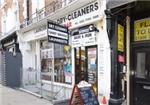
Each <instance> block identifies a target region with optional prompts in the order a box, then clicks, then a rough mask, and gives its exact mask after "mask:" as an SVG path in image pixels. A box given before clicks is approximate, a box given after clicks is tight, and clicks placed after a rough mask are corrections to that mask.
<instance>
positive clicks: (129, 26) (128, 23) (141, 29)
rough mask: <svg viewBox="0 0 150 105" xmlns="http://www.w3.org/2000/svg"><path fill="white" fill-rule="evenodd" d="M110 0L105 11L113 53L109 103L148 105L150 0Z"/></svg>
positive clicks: (116, 104)
mask: <svg viewBox="0 0 150 105" xmlns="http://www.w3.org/2000/svg"><path fill="white" fill-rule="evenodd" d="M111 2H112V1H111V0H109V1H108V4H107V6H108V8H109V9H107V10H106V14H107V25H108V27H107V29H108V30H109V31H108V35H109V39H110V43H111V46H112V51H111V52H112V53H111V55H112V56H114V57H112V58H111V59H112V62H111V64H112V67H111V71H112V73H111V81H112V82H111V94H110V100H109V103H110V105H121V104H122V103H125V104H127V105H149V104H150V101H149V98H148V97H149V96H150V70H149V63H148V62H149V60H150V59H149V54H150V53H149V49H150V47H149V45H150V43H149V40H150V37H149V35H150V34H149V33H150V15H149V10H150V8H149V5H150V2H149V1H138V0H134V1H128V2H124V3H120V4H116V5H113V6H112V4H111ZM113 2H114V1H113ZM110 4H111V5H110ZM113 65H115V66H113Z"/></svg>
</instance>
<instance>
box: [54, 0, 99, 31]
mask: <svg viewBox="0 0 150 105" xmlns="http://www.w3.org/2000/svg"><path fill="white" fill-rule="evenodd" d="M99 18H100V4H99V2H98V1H96V2H93V3H91V4H89V5H86V6H84V7H82V8H80V9H77V10H75V11H73V12H71V13H69V14H67V15H66V16H64V17H61V18H59V19H57V23H59V24H64V25H66V26H67V27H69V28H71V29H72V28H75V27H78V26H81V25H83V24H87V23H89V22H91V21H92V22H93V21H96V20H98V19H99Z"/></svg>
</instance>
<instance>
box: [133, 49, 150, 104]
mask: <svg viewBox="0 0 150 105" xmlns="http://www.w3.org/2000/svg"><path fill="white" fill-rule="evenodd" d="M133 56H135V57H134V63H135V67H134V68H135V73H134V79H133V100H134V101H133V103H134V105H150V99H149V97H150V48H138V49H136V50H135V51H134V55H133Z"/></svg>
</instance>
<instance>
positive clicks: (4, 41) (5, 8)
mask: <svg viewBox="0 0 150 105" xmlns="http://www.w3.org/2000/svg"><path fill="white" fill-rule="evenodd" d="M0 4H1V5H0V11H1V16H0V23H1V25H0V31H1V36H0V49H1V50H0V51H1V53H0V54H1V59H0V60H1V70H2V72H1V75H2V77H3V79H2V81H3V84H4V85H7V86H11V87H19V85H20V83H19V81H20V79H19V76H20V68H21V65H22V64H21V63H19V64H18V63H17V62H22V60H21V56H20V55H21V53H20V50H19V43H18V41H17V31H18V30H19V25H20V24H19V23H20V22H22V21H23V14H22V12H23V1H22V0H20V1H19V2H18V1H17V0H1V3H0ZM18 54H19V57H20V58H18ZM15 56H16V57H15ZM11 58H12V59H11ZM9 59H10V60H9ZM13 60H14V61H13ZM14 65H15V66H14ZM13 73H14V74H13ZM15 77H16V78H15ZM13 78H14V79H13ZM16 83H17V84H16Z"/></svg>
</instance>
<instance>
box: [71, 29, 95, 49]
mask: <svg viewBox="0 0 150 105" xmlns="http://www.w3.org/2000/svg"><path fill="white" fill-rule="evenodd" d="M94 44H96V33H95V32H89V33H83V34H79V35H74V36H72V47H81V46H90V45H94Z"/></svg>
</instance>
